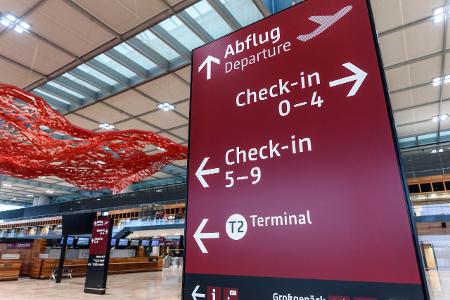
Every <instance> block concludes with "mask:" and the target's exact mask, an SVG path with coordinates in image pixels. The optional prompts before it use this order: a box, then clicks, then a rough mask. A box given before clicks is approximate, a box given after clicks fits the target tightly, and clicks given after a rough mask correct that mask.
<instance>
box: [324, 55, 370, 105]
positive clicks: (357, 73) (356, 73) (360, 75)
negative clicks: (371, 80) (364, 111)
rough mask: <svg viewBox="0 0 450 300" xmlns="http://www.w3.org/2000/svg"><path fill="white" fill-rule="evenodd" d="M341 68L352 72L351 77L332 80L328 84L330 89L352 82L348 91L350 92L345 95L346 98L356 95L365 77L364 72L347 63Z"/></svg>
mask: <svg viewBox="0 0 450 300" xmlns="http://www.w3.org/2000/svg"><path fill="white" fill-rule="evenodd" d="M343 66H344V67H345V68H346V69H348V70H350V71H352V72H353V75H351V76H348V77H344V78H341V79H338V80H334V81H331V82H330V87H335V86H338V85H341V84H346V83H349V82H352V81H354V82H355V83H354V84H353V87H352V89H351V90H350V92H349V93H348V94H347V97H353V96H355V95H356V93H357V92H358V90H359V88H360V87H361V85H362V84H363V82H364V80H365V79H366V77H367V73H366V72H364V71H363V70H361V69H360V68H358V67H357V66H355V65H354V64H352V63H350V62H348V63H345V64H343Z"/></svg>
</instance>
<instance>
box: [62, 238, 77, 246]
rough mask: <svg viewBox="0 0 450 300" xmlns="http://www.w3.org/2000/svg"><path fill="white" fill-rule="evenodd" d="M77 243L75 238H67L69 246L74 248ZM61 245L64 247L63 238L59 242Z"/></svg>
mask: <svg viewBox="0 0 450 300" xmlns="http://www.w3.org/2000/svg"><path fill="white" fill-rule="evenodd" d="M74 241H75V237H73V236H68V237H67V246H73V242H74ZM59 244H60V245H61V246H62V244H63V238H61V241H60V242H59Z"/></svg>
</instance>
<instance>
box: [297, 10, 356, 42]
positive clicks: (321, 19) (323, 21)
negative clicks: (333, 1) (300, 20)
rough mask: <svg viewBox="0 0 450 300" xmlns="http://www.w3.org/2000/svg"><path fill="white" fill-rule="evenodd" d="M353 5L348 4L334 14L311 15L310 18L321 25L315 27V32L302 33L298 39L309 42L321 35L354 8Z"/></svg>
mask: <svg viewBox="0 0 450 300" xmlns="http://www.w3.org/2000/svg"><path fill="white" fill-rule="evenodd" d="M352 8H353V7H352V6H351V5H349V6H346V7H344V8H343V9H341V10H340V11H338V12H337V13H335V14H334V15H332V16H312V17H309V20H311V21H313V22H315V23H317V24H319V25H320V26H319V27H318V28H317V29H315V30H314V31H313V32H311V33H308V34H301V35H299V36H298V37H297V39H298V40H300V41H302V42H307V41H309V40H312V39H313V38H315V37H317V36H319V35H320V34H321V33H322V32H324V31H325V30H327V29H328V28H330V27H331V26H333V24H335V23H336V22H337V21H339V20H340V19H342V18H343V17H344V16H345V15H346V14H348V13H349V12H350V11H351V10H352Z"/></svg>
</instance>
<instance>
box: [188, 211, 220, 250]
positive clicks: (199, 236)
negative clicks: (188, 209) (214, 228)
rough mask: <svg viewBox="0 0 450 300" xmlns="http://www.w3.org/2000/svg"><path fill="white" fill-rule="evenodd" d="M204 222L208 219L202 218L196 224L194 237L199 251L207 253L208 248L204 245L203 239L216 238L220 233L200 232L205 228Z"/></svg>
mask: <svg viewBox="0 0 450 300" xmlns="http://www.w3.org/2000/svg"><path fill="white" fill-rule="evenodd" d="M206 223H208V219H203V220H202V222H201V223H200V225H199V226H198V228H197V230H196V231H195V233H194V239H195V241H196V242H197V245H198V247H199V248H200V251H202V253H208V250H207V249H206V247H205V244H203V241H202V240H203V239H218V238H220V233H218V232H209V233H207V232H202V230H203V229H204V228H205V226H206Z"/></svg>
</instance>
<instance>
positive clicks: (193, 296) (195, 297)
mask: <svg viewBox="0 0 450 300" xmlns="http://www.w3.org/2000/svg"><path fill="white" fill-rule="evenodd" d="M199 288H200V286H199V285H197V286H196V287H195V289H194V291H193V292H192V294H191V295H192V299H194V300H197V299H198V298H205V297H206V296H205V294H200V293H197V292H198V289H199Z"/></svg>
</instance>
